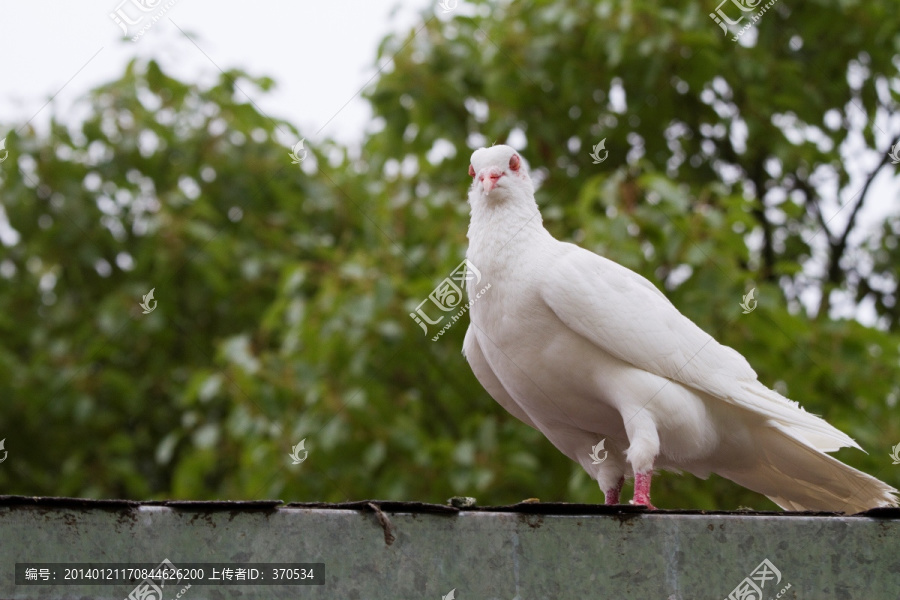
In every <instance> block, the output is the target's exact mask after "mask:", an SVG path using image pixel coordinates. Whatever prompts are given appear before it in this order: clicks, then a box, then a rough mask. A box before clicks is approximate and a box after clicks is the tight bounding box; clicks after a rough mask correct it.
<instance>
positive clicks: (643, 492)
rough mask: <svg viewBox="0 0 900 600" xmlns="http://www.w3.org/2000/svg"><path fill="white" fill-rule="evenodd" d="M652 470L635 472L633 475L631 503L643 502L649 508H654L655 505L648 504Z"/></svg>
mask: <svg viewBox="0 0 900 600" xmlns="http://www.w3.org/2000/svg"><path fill="white" fill-rule="evenodd" d="M652 475H653V471H649V472H647V473H635V475H634V500H632V501H631V503H632V504H643V505H644V506H646V507H647V508H649V509H650V510H656V507H655V506H653V505H652V504H650V477H651V476H652Z"/></svg>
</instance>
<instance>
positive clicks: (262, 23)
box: [0, 0, 429, 142]
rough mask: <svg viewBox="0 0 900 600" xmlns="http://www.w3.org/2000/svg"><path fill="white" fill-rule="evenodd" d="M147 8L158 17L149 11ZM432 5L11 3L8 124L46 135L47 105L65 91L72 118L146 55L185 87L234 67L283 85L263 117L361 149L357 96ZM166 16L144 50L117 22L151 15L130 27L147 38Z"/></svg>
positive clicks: (4, 25)
mask: <svg viewBox="0 0 900 600" xmlns="http://www.w3.org/2000/svg"><path fill="white" fill-rule="evenodd" d="M142 1H143V4H144V5H145V6H149V7H153V8H152V10H150V11H149V12H147V13H143V12H142V11H141V10H140V9H139V8H138V5H139V4H141V2H142ZM428 4H429V2H428V1H427V0H355V1H350V0H327V1H325V0H320V1H318V2H311V1H308V0H301V1H295V2H286V1H284V0H282V1H280V2H275V1H273V0H255V1H254V2H252V3H251V2H234V1H231V0H219V1H216V2H211V1H209V0H206V1H200V0H125V2H123V0H87V1H84V2H72V1H71V0H46V1H44V0H41V1H34V0H32V1H26V0H0V40H2V41H0V47H2V48H3V49H4V50H3V53H2V58H0V124H2V125H5V126H9V125H10V124H14V125H15V126H16V127H17V128H18V127H20V126H21V125H23V124H24V123H25V122H26V121H28V120H30V119H32V118H33V121H32V123H33V124H34V125H35V126H37V127H38V128H39V129H45V128H46V126H47V124H48V122H49V116H50V114H51V113H50V111H51V109H50V107H49V106H48V107H46V108H42V107H43V106H44V105H45V104H46V102H47V100H48V99H50V98H51V97H53V96H54V95H56V98H55V100H54V104H56V107H57V108H56V113H57V114H58V115H66V114H69V113H70V111H71V110H72V105H73V101H74V100H76V99H77V98H79V97H80V96H82V95H84V93H85V92H86V91H88V90H89V89H91V88H92V87H95V86H97V85H98V84H101V83H104V82H107V81H111V80H113V79H116V78H118V77H119V76H121V74H122V72H123V70H124V67H125V64H126V63H127V62H128V61H129V60H131V59H132V58H134V57H135V56H142V57H153V58H155V59H156V60H158V61H160V63H161V64H162V65H163V68H164V69H165V70H166V71H167V72H170V73H171V74H173V75H174V76H176V77H178V78H179V79H182V80H186V81H210V80H212V79H213V78H214V77H215V76H218V74H219V69H222V70H227V69H229V68H235V67H238V68H241V69H244V70H245V71H247V72H248V73H250V74H251V75H268V76H270V77H272V78H273V79H274V80H275V81H276V82H277V88H276V90H275V92H274V93H271V94H266V95H265V96H257V97H254V101H259V104H260V107H261V108H262V110H263V111H264V112H266V113H267V114H269V115H270V116H273V117H281V118H285V119H287V120H288V121H290V122H292V123H294V124H295V125H297V126H298V127H299V128H300V131H301V133H303V134H304V135H308V134H310V133H315V132H317V131H319V129H320V128H322V127H323V126H325V125H326V123H328V125H327V126H326V127H325V129H324V130H322V131H321V134H320V135H325V136H331V137H336V138H337V139H339V140H341V141H344V142H351V141H355V140H358V139H359V138H360V137H361V134H362V131H363V127H364V125H365V123H366V122H367V120H368V117H369V112H368V110H367V106H366V103H365V102H364V101H363V100H362V99H360V98H359V96H358V92H359V90H360V88H362V87H363V86H364V85H365V84H366V82H367V81H369V80H370V79H371V77H372V76H373V75H374V74H375V73H376V69H375V67H374V66H373V65H374V61H375V53H376V50H377V47H378V43H379V41H380V40H381V39H382V37H383V36H384V35H385V34H386V33H388V32H390V31H398V30H406V29H408V28H409V27H411V26H412V25H413V24H414V23H415V21H416V16H417V15H418V13H419V12H421V11H422V10H423V9H424V8H426V7H427V6H428ZM169 5H171V6H169ZM167 6H169V7H168V10H166V7H167ZM160 11H163V13H164V14H163V16H162V18H160V19H159V20H158V21H156V22H155V23H154V24H153V25H152V27H151V28H150V29H149V30H147V31H146V32H144V34H143V35H142V36H141V37H140V39H139V40H138V41H136V42H132V41H122V40H123V35H124V33H123V30H122V28H121V26H120V25H118V24H117V23H116V22H115V20H114V19H113V18H111V17H110V14H111V13H112V14H117V15H118V16H119V18H120V19H121V18H123V17H124V18H125V19H130V20H131V21H137V20H138V19H139V17H141V16H144V15H147V16H146V17H145V18H144V19H143V21H142V22H141V23H139V24H137V25H129V24H128V23H127V22H126V27H127V28H128V29H129V34H135V35H136V34H137V32H138V31H139V30H140V28H141V27H142V26H143V25H146V24H148V23H150V21H151V19H152V17H153V16H155V15H156V14H158V13H159V12H160ZM170 19H171V20H170ZM180 30H181V31H180ZM182 31H184V32H186V33H189V34H190V35H191V37H192V39H193V43H192V42H191V41H190V40H188V39H187V38H186V37H185V35H184V34H183V33H182ZM248 91H249V90H248ZM348 102H349V104H348ZM345 105H346V106H345ZM329 120H330V123H329ZM4 133H5V132H0V138H2V137H4ZM310 137H312V136H310Z"/></svg>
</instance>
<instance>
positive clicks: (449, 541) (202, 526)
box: [0, 496, 900, 600]
mask: <svg viewBox="0 0 900 600" xmlns="http://www.w3.org/2000/svg"><path fill="white" fill-rule="evenodd" d="M163 559H168V560H169V561H171V562H172V563H174V564H175V565H176V566H177V565H179V564H185V563H235V564H237V563H242V564H243V563H324V564H325V574H324V585H303V586H298V585H284V586H282V585H194V586H192V587H190V589H187V590H184V589H183V588H181V587H176V586H169V587H166V589H165V590H164V594H163V599H164V600H172V599H174V598H175V596H176V594H178V593H181V596H180V598H179V600H201V599H218V598H242V599H246V598H292V599H293V598H323V599H324V598H328V599H341V600H344V599H346V600H364V599H371V600H380V599H390V600H397V599H404V598H409V599H416V600H421V599H434V600H441V598H443V597H445V596H446V595H447V594H448V593H449V592H450V591H451V590H455V594H454V596H455V598H456V600H469V599H478V600H539V599H553V600H568V599H576V600H582V599H588V598H591V599H594V598H598V599H606V598H617V599H618V598H622V599H631V598H635V599H660V600H682V599H683V600H698V599H704V598H709V599H711V600H712V599H718V600H721V599H723V598H729V595H731V594H732V592H733V590H735V588H736V587H737V586H739V585H744V586H748V585H750V586H752V585H759V584H762V597H763V598H766V599H767V598H770V597H771V598H776V597H779V598H782V599H784V598H807V599H810V600H831V599H834V600H837V599H840V600H853V599H857V598H859V599H865V600H880V599H884V600H897V598H898V594H900V510H898V509H875V510H872V511H868V512H866V513H861V514H859V515H852V516H844V515H837V514H830V513H753V512H731V513H728V512H715V513H710V512H703V511H666V510H661V511H655V512H648V511H646V510H645V509H644V508H643V507H633V506H613V507H608V506H596V505H574V504H557V503H552V504H551V503H535V504H518V505H514V506H506V507H482V508H475V509H465V510H459V509H456V508H454V507H450V506H444V505H434V504H422V503H413V502H388V501H377V500H372V501H362V502H352V503H344V504H324V503H312V504H309V503H307V504H287V505H285V504H283V503H282V502H281V501H279V500H271V501H250V502H184V501H164V502H135V501H129V500H85V499H77V498H31V497H23V496H0V598H16V599H19V598H22V599H25V598H28V599H31V598H36V599H37V598H96V599H106V598H109V599H116V600H121V599H122V598H126V597H127V596H128V595H129V593H130V592H131V591H132V589H133V588H134V585H133V584H128V583H123V584H116V585H103V586H99V585H77V586H74V585H69V586H62V585H15V576H14V575H15V565H16V563H102V564H110V563H153V564H154V565H155V564H159V563H160V562H162V561H163ZM764 560H767V561H769V562H768V565H769V566H771V568H769V566H765V563H764V562H763V561H764ZM758 567H762V569H761V570H760V569H758ZM751 575H752V577H751ZM776 575H777V577H776ZM748 581H749V583H747V582H748ZM317 583H321V579H320V581H318V582H317ZM779 593H780V594H781V595H780V596H778V594H779ZM732 597H736V598H740V597H741V596H732Z"/></svg>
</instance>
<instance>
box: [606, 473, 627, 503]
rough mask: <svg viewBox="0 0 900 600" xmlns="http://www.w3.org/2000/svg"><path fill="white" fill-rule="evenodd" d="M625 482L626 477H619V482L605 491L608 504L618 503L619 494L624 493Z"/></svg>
mask: <svg viewBox="0 0 900 600" xmlns="http://www.w3.org/2000/svg"><path fill="white" fill-rule="evenodd" d="M624 483H625V477H619V483H617V484H616V485H614V486H613V487H611V488H609V489H608V490H606V491H605V492H603V496H604V498H605V499H606V504H618V503H619V496H620V494H621V493H622V484H624Z"/></svg>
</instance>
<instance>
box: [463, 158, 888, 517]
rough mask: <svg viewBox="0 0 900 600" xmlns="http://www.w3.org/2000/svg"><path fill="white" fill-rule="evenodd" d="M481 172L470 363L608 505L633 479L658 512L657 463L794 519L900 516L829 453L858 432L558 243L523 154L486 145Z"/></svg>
mask: <svg viewBox="0 0 900 600" xmlns="http://www.w3.org/2000/svg"><path fill="white" fill-rule="evenodd" d="M469 175H471V176H472V177H474V181H473V183H472V187H471V189H470V190H469V204H470V208H471V222H470V224H469V231H468V238H469V249H468V252H467V253H466V258H467V260H468V261H470V263H471V264H472V265H473V266H474V267H475V268H477V269H478V271H479V272H480V274H481V277H482V280H483V281H482V282H480V283H479V287H482V285H483V284H487V283H489V284H490V286H491V287H490V289H489V290H488V291H487V292H486V293H484V294H482V295H481V297H480V298H478V299H477V300H476V301H475V302H474V304H472V306H471V309H470V316H471V324H470V325H469V329H468V331H467V332H466V337H465V341H464V343H463V353H464V354H465V357H466V359H467V360H468V362H469V365H470V366H471V367H472V371H473V372H474V373H475V376H476V377H477V378H478V380H479V381H480V382H481V384H482V385H483V386H484V388H485V389H486V390H487V391H488V393H490V395H491V396H493V398H494V399H495V400H496V401H497V402H499V403H500V405H501V406H503V408H505V409H506V410H507V411H509V412H510V413H512V414H513V415H514V416H515V417H517V418H518V419H519V420H521V421H522V422H524V423H525V424H527V425H530V426H532V427H534V428H535V429H537V430H539V431H540V432H541V433H543V434H544V435H545V436H546V437H547V439H549V440H550V442H552V443H553V445H554V446H556V447H557V448H558V449H559V450H560V451H561V452H562V453H563V454H565V455H566V456H568V457H569V458H571V459H572V460H574V461H575V462H577V463H579V464H580V465H581V466H582V467H583V468H584V469H585V470H586V471H587V472H588V474H590V476H591V477H592V478H594V479H596V480H597V483H598V484H599V485H600V488H601V489H602V490H603V492H604V494H605V500H606V503H607V504H618V503H619V495H620V492H621V489H622V484H623V482H624V478H625V477H626V476H628V477H631V476H633V477H634V478H635V491H634V499H633V501H632V503H633V504H643V505H646V506H648V507H649V508H653V506H652V505H651V504H650V478H651V475H652V473H653V470H654V469H655V468H656V469H668V470H675V471H678V470H684V471H688V472H690V473H693V474H694V475H696V476H698V477H701V478H704V479H705V478H706V477H708V476H709V474H710V473H717V474H719V475H721V476H722V477H727V478H728V479H731V480H732V481H734V482H736V483H738V484H740V485H742V486H744V487H746V488H749V489H751V490H754V491H757V492H759V493H761V494H764V495H766V496H768V497H769V498H770V499H771V500H772V501H773V502H775V503H776V504H778V505H779V506H781V507H782V508H784V509H786V510H822V511H843V512H846V513H855V512H860V511H863V510H866V509H868V508H871V507H875V506H896V503H897V498H896V497H895V496H894V494H896V493H897V490H895V489H894V488H892V487H891V486H889V485H887V484H885V483H883V482H881V481H879V480H878V479H875V478H874V477H871V476H869V475H867V474H865V473H862V472H860V471H857V470H856V469H853V468H851V467H848V466H847V465H845V464H843V463H842V462H840V461H838V460H836V459H834V458H832V457H831V456H828V455H827V454H825V452H831V451H834V450H837V449H838V448H842V447H844V446H853V447H855V448H859V446H858V445H857V444H856V442H854V441H853V440H852V439H851V438H850V437H849V436H847V435H846V434H844V433H843V432H841V431H839V430H837V429H835V428H834V427H832V426H831V425H829V424H828V423H827V422H825V421H824V420H823V419H821V418H819V417H817V416H815V415H812V414H810V413H808V412H806V411H805V410H804V409H803V408H801V407H800V406H799V405H798V404H797V403H796V402H792V401H790V400H788V399H787V398H785V397H783V396H781V395H780V394H778V393H777V392H774V391H772V390H770V389H769V388H767V387H766V386H764V385H763V384H761V383H760V382H759V381H758V380H757V375H756V372H755V371H754V370H753V369H752V368H751V367H750V365H749V363H747V361H746V359H744V357H743V356H741V355H740V354H739V353H738V352H736V351H735V350H733V349H732V348H729V347H728V346H723V345H721V344H719V343H718V342H716V340H714V339H713V338H712V337H711V336H710V335H709V334H707V333H706V332H704V331H703V330H702V329H700V328H699V327H697V325H695V324H694V323H693V322H692V321H691V320H690V319H688V318H687V317H685V316H684V315H682V314H681V313H680V312H679V311H678V309H677V308H675V306H674V305H673V304H672V303H671V302H669V300H668V299H667V298H666V297H665V296H664V295H663V294H662V292H660V291H659V290H658V289H657V288H656V287H655V286H654V285H653V284H652V283H650V282H649V281H648V280H647V279H645V278H643V277H641V276H640V275H638V274H637V273H635V272H633V271H631V270H629V269H627V268H625V267H623V266H621V265H619V264H617V263H615V262H612V261H611V260H608V259H606V258H603V257H602V256H598V255H596V254H593V253H592V252H589V251H587V250H584V249H583V248H579V247H578V246H575V245H573V244H568V243H564V242H560V241H557V240H556V239H554V238H553V236H551V235H550V233H549V232H548V231H547V230H546V229H544V226H543V222H542V219H541V215H540V212H539V210H538V207H537V204H536V203H535V200H534V187H533V185H532V183H531V178H530V177H529V175H528V172H527V169H526V167H525V165H524V163H523V161H522V159H521V157H520V156H519V154H518V153H517V152H516V151H515V150H514V149H513V148H510V147H509V146H493V147H491V148H482V149H480V150H476V151H475V152H474V153H473V154H472V162H471V165H470V166H469ZM468 287H470V288H471V286H468ZM469 292H470V301H471V300H472V299H474V293H473V292H474V290H471V289H470V290H469ZM603 440H605V442H604V445H600V446H598V443H599V442H601V441H603ZM598 449H602V450H604V452H603V454H602V455H600V456H598ZM860 449H861V448H860Z"/></svg>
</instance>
